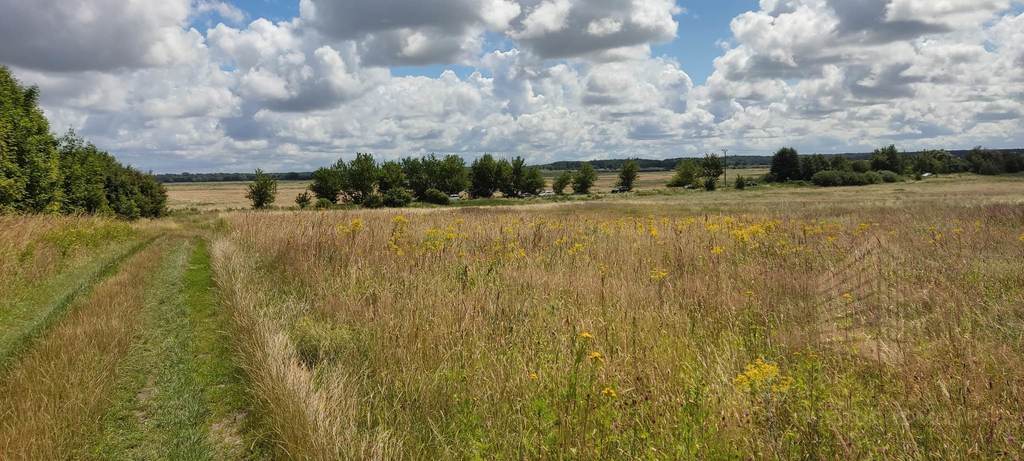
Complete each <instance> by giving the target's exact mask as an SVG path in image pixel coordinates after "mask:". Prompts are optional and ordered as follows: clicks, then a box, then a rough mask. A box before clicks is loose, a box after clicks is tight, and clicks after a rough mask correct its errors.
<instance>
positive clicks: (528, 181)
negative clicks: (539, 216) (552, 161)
mask: <svg viewBox="0 0 1024 461" xmlns="http://www.w3.org/2000/svg"><path fill="white" fill-rule="evenodd" d="M546 185H547V181H545V180H544V175H543V174H541V172H540V168H537V167H530V168H527V169H526V174H525V176H524V177H523V184H522V185H521V186H520V190H521V191H522V192H523V193H524V194H529V195H538V194H540V193H541V192H543V191H544V186H546Z"/></svg>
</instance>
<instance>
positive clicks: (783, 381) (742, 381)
mask: <svg viewBox="0 0 1024 461" xmlns="http://www.w3.org/2000/svg"><path fill="white" fill-rule="evenodd" d="M732 382H733V385H734V386H736V388H737V389H739V390H741V391H744V392H752V393H753V392H764V391H770V392H775V393H784V392H786V391H788V390H789V388H790V386H792V385H793V379H792V378H790V377H786V376H783V375H782V373H781V371H780V370H779V366H778V365H776V364H774V363H771V362H766V361H765V360H764V359H760V358H759V359H757V360H755V361H754V362H753V363H751V364H749V365H747V366H746V368H745V369H744V370H743V372H742V373H740V374H739V375H737V376H736V378H735V379H733V381H732Z"/></svg>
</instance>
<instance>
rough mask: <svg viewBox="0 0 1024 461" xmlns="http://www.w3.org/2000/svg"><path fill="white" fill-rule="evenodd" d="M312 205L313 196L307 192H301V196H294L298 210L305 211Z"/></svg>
mask: <svg viewBox="0 0 1024 461" xmlns="http://www.w3.org/2000/svg"><path fill="white" fill-rule="evenodd" d="M312 203H313V196H312V195H310V194H309V192H306V191H303V192H302V193H301V194H299V195H297V196H295V204H296V205H298V206H299V209H302V210H305V209H306V208H309V205H311V204H312Z"/></svg>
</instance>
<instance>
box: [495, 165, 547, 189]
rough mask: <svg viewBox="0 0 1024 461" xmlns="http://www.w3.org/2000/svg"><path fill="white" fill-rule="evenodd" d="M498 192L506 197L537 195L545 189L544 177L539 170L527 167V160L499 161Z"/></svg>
mask: <svg viewBox="0 0 1024 461" xmlns="http://www.w3.org/2000/svg"><path fill="white" fill-rule="evenodd" d="M497 170H498V190H500V191H501V193H502V194H504V195H505V196H506V197H522V196H524V195H537V194H539V193H540V191H541V190H543V189H544V185H545V183H544V176H543V175H541V172H540V169H539V168H535V167H534V168H531V167H527V166H526V160H524V159H523V158H522V157H516V158H514V159H512V161H507V160H504V159H503V160H498V163H497Z"/></svg>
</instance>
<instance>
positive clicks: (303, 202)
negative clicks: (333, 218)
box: [295, 192, 330, 210]
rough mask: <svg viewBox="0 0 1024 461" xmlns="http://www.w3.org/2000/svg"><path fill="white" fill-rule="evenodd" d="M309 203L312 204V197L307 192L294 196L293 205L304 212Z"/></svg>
mask: <svg viewBox="0 0 1024 461" xmlns="http://www.w3.org/2000/svg"><path fill="white" fill-rule="evenodd" d="M311 203H313V196H312V195H310V194H309V192H303V193H301V194H299V195H297V196H295V204H296V205H298V206H299V209H302V210H305V209H306V208H309V205H310V204H311ZM328 203H330V202H328Z"/></svg>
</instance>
